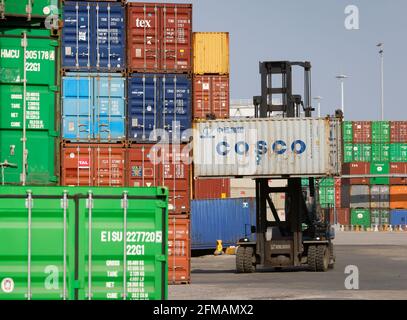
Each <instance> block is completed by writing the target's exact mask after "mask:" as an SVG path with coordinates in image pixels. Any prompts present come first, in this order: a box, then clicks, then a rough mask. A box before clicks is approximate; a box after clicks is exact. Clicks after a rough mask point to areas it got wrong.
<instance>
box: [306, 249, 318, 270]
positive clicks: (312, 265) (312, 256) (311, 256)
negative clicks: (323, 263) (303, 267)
mask: <svg viewBox="0 0 407 320" xmlns="http://www.w3.org/2000/svg"><path fill="white" fill-rule="evenodd" d="M316 259H317V247H316V246H309V247H308V267H309V270H310V271H312V272H315V271H317V261H316Z"/></svg>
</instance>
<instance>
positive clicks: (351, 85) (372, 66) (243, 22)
mask: <svg viewBox="0 0 407 320" xmlns="http://www.w3.org/2000/svg"><path fill="white" fill-rule="evenodd" d="M130 2H134V1H130ZM146 2H157V1H146ZM161 2H167V3H192V4H193V10H194V13H193V29H194V31H196V32H200V31H201V32H203V31H225V32H229V33H230V59H231V73H230V81H231V83H230V85H231V99H251V98H252V97H253V96H255V95H259V94H260V75H259V67H258V64H259V61H273V60H291V61H311V63H312V95H313V97H315V96H322V98H323V100H322V101H321V109H322V114H323V115H326V114H333V112H334V110H335V109H338V108H339V107H340V105H341V92H340V84H339V82H338V80H337V79H336V78H335V76H336V75H338V74H343V73H344V74H346V75H348V76H349V78H348V79H347V80H346V82H345V118H346V119H347V120H380V118H381V80H380V79H381V77H380V75H381V73H380V57H379V50H378V48H377V47H376V45H377V44H378V43H379V42H383V43H384V75H385V77H384V79H385V83H384V87H385V120H407V99H406V98H405V97H404V93H405V92H407V80H406V75H407V37H406V33H407V19H406V17H405V13H406V12H407V1H405V0H391V1H385V0H306V1H304V0H192V1H183V0H179V1H177V0H173V1H161ZM349 5H354V6H356V7H357V8H358V10H359V29H358V30H348V29H347V28H345V19H346V18H347V17H348V16H349V14H346V13H345V8H346V7H347V6H349ZM299 72H300V71H298V74H297V75H296V76H295V83H294V87H295V88H302V86H303V85H302V79H303V78H302V77H303V76H302V74H300V73H299ZM295 93H297V92H295ZM298 93H301V92H298Z"/></svg>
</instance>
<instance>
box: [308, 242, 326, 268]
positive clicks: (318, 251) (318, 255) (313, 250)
mask: <svg viewBox="0 0 407 320" xmlns="http://www.w3.org/2000/svg"><path fill="white" fill-rule="evenodd" d="M329 262H330V250H329V247H328V246H326V245H319V246H309V247H308V266H309V268H310V271H313V272H325V271H327V270H328V266H329Z"/></svg>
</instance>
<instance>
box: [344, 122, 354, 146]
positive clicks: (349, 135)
mask: <svg viewBox="0 0 407 320" xmlns="http://www.w3.org/2000/svg"><path fill="white" fill-rule="evenodd" d="M342 126H343V133H342V136H343V142H345V143H351V144H352V143H353V123H352V121H344V122H343V124H342Z"/></svg>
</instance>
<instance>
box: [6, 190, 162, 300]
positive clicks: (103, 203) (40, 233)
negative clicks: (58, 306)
mask: <svg viewBox="0 0 407 320" xmlns="http://www.w3.org/2000/svg"><path fill="white" fill-rule="evenodd" d="M65 192H66V193H65ZM167 208H168V191H167V189H166V188H162V187H160V188H155V187H154V188H153V187H151V188H89V187H86V188H81V187H76V188H73V187H72V188H66V187H3V188H0V243H2V244H3V245H1V246H0V270H1V272H0V282H1V290H0V299H1V300H4V299H7V300H24V299H28V298H30V299H35V300H37V299H41V300H61V299H67V300H85V299H95V300H121V299H136V300H137V299H142V300H144V299H151V300H157V299H167V278H168V271H167V270H168V266H167V260H168V209H167ZM6 243H7V245H4V244H6Z"/></svg>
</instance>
